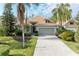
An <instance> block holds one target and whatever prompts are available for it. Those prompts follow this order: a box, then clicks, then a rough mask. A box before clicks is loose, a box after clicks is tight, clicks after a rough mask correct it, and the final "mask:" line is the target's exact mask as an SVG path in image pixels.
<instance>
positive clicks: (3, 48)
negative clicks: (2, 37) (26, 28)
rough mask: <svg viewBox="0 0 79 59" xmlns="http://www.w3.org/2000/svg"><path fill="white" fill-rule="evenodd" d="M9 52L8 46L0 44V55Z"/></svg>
mask: <svg viewBox="0 0 79 59" xmlns="http://www.w3.org/2000/svg"><path fill="white" fill-rule="evenodd" d="M8 54H9V46H8V45H3V44H0V55H1V56H2V55H5V56H6V55H8Z"/></svg>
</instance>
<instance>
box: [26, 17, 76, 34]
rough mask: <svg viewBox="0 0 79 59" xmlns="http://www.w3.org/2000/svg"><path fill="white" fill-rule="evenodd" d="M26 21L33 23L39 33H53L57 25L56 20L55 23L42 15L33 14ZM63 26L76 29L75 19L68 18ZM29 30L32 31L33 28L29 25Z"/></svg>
mask: <svg viewBox="0 0 79 59" xmlns="http://www.w3.org/2000/svg"><path fill="white" fill-rule="evenodd" d="M26 22H27V24H30V25H34V26H35V29H36V31H38V34H39V35H55V33H56V28H57V26H58V25H59V23H58V22H57V23H55V22H53V21H51V20H48V19H45V18H44V17H42V16H35V17H33V18H31V19H28V20H27V21H26ZM26 22H25V23H26ZM63 26H64V27H65V28H66V29H69V30H73V31H76V28H77V21H76V20H73V19H71V20H68V21H67V22H64V23H63ZM29 31H30V32H33V28H32V27H30V29H29Z"/></svg>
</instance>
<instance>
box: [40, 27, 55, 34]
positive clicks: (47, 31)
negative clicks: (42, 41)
mask: <svg viewBox="0 0 79 59" xmlns="http://www.w3.org/2000/svg"><path fill="white" fill-rule="evenodd" d="M54 31H55V29H54V28H39V35H54Z"/></svg>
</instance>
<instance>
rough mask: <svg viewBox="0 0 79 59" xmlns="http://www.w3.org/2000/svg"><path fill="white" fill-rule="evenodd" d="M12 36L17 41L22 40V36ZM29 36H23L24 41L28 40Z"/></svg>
mask: <svg viewBox="0 0 79 59" xmlns="http://www.w3.org/2000/svg"><path fill="white" fill-rule="evenodd" d="M13 38H14V39H15V40H17V41H23V39H22V36H14V37H13ZM31 38H32V37H31V36H25V41H26V40H30V39H31Z"/></svg>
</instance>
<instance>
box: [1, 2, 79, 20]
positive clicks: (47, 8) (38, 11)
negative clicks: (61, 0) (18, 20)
mask: <svg viewBox="0 0 79 59" xmlns="http://www.w3.org/2000/svg"><path fill="white" fill-rule="evenodd" d="M4 5H5V4H2V3H0V15H2V14H3V11H4ZM55 7H56V3H46V4H40V5H39V6H38V7H37V6H35V5H31V7H30V8H29V7H28V6H25V9H26V12H27V17H28V18H30V17H32V15H34V16H43V17H45V18H47V19H48V18H50V17H51V16H52V13H51V11H52V10H53V9H54V8H55ZM12 9H13V10H12V12H13V13H14V15H15V16H16V13H17V11H16V4H13V5H12ZM70 9H72V18H74V17H76V15H77V12H78V11H79V4H74V3H73V4H70Z"/></svg>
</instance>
